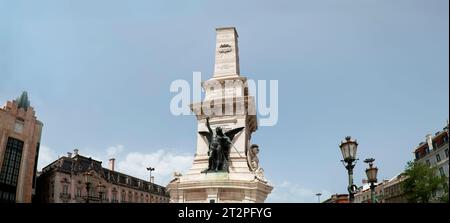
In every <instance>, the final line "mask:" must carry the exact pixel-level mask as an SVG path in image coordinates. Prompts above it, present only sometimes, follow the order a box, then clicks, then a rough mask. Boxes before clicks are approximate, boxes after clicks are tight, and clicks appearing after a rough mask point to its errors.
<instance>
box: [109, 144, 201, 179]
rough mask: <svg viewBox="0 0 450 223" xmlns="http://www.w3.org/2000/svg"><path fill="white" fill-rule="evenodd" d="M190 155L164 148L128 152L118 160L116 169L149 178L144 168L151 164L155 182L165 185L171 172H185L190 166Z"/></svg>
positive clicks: (170, 176) (191, 157)
mask: <svg viewBox="0 0 450 223" xmlns="http://www.w3.org/2000/svg"><path fill="white" fill-rule="evenodd" d="M193 158H194V157H193V156H192V155H186V154H178V153H173V152H168V151H166V150H162V149H160V150H158V151H156V152H152V153H140V152H130V153H128V154H126V155H125V159H124V160H118V162H117V168H116V169H117V171H120V172H122V173H125V174H128V175H131V176H134V177H138V178H141V179H145V180H149V178H150V173H149V171H148V170H147V169H146V168H147V167H149V166H151V167H153V168H155V171H153V172H152V176H154V177H155V183H157V184H160V185H162V186H166V185H167V183H168V182H169V181H170V180H171V179H172V177H173V172H175V171H179V172H185V171H186V170H188V169H189V168H190V167H191V166H192V161H193Z"/></svg>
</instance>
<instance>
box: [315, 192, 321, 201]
mask: <svg viewBox="0 0 450 223" xmlns="http://www.w3.org/2000/svg"><path fill="white" fill-rule="evenodd" d="M321 195H322V194H321V193H317V194H316V196H317V203H320V196H321Z"/></svg>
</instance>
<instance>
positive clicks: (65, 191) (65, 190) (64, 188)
mask: <svg viewBox="0 0 450 223" xmlns="http://www.w3.org/2000/svg"><path fill="white" fill-rule="evenodd" d="M63 194H69V186H67V185H64V186H63Z"/></svg>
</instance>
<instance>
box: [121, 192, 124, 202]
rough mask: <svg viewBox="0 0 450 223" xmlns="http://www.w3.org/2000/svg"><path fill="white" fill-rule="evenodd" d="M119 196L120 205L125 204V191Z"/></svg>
mask: <svg viewBox="0 0 450 223" xmlns="http://www.w3.org/2000/svg"><path fill="white" fill-rule="evenodd" d="M120 196H121V198H120V201H121V202H122V203H125V191H122V193H121V194H120Z"/></svg>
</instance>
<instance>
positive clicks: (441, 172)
mask: <svg viewBox="0 0 450 223" xmlns="http://www.w3.org/2000/svg"><path fill="white" fill-rule="evenodd" d="M439 173H440V174H441V176H442V177H443V176H445V171H444V168H442V167H440V168H439Z"/></svg>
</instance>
